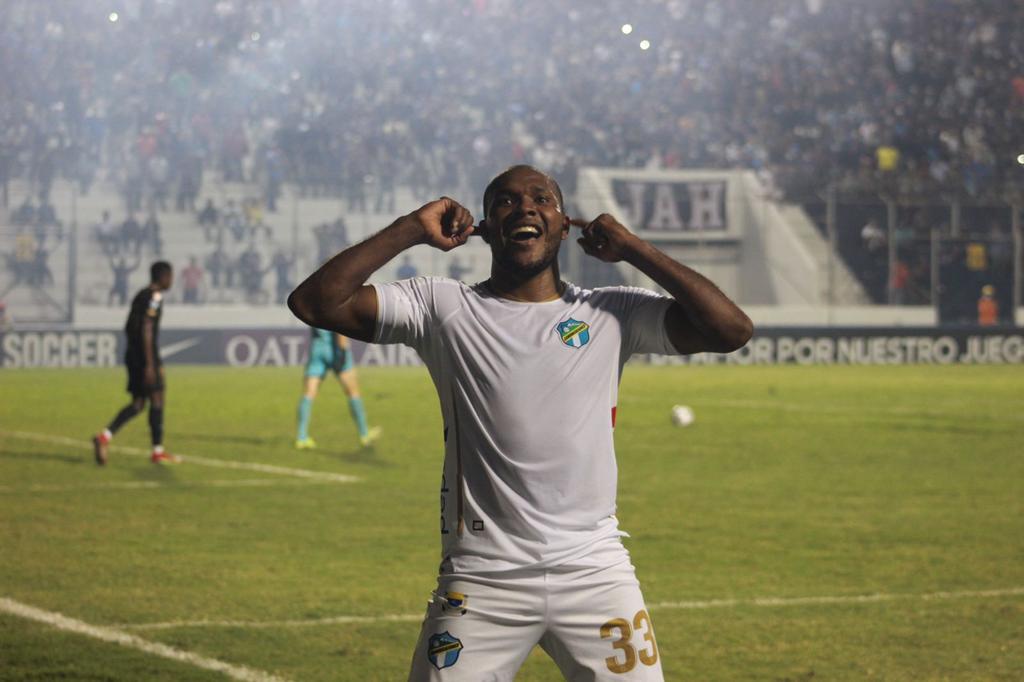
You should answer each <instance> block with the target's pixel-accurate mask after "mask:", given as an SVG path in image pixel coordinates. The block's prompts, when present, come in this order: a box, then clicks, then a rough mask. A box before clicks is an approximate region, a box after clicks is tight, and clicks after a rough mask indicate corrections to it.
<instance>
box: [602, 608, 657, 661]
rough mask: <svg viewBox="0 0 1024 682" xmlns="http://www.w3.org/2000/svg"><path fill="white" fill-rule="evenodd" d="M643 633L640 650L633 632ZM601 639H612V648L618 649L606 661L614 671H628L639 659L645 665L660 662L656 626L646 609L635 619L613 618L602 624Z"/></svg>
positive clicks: (637, 614) (638, 613) (639, 612)
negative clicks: (642, 643) (655, 638)
mask: <svg viewBox="0 0 1024 682" xmlns="http://www.w3.org/2000/svg"><path fill="white" fill-rule="evenodd" d="M634 631H635V632H637V633H642V634H643V639H644V642H645V644H644V646H643V647H642V648H641V649H640V650H639V651H638V650H637V649H636V648H635V647H634V646H633V644H632V639H633V632H634ZM601 639H611V640H612V643H611V644H612V648H613V649H617V650H618V651H617V652H616V653H615V654H614V655H613V656H609V657H608V658H606V659H604V662H605V663H606V664H607V665H608V670H610V671H612V672H613V673H628V672H629V671H630V670H632V669H633V668H635V667H636V663H637V661H638V660H639V661H640V663H642V664H644V665H654V664H655V663H657V662H658V644H657V642H655V641H654V626H653V625H651V617H650V616H649V615H647V611H646V610H645V609H641V610H640V611H637V612H636V615H635V616H633V621H632V623H630V621H628V620H626V619H625V618H612V619H611V620H610V621H608V622H607V623H605V624H604V625H602V626H601Z"/></svg>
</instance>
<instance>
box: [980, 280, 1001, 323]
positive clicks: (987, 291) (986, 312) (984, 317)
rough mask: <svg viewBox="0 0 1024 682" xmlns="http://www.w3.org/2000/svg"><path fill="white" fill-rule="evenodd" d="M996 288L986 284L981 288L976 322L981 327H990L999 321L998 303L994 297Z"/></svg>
mask: <svg viewBox="0 0 1024 682" xmlns="http://www.w3.org/2000/svg"><path fill="white" fill-rule="evenodd" d="M995 294H996V288H995V287H994V286H992V285H991V284H986V285H985V286H983V287H982V288H981V298H979V299H978V324H980V325H981V326H983V327H991V326H992V325H995V324H998V323H999V303H998V302H997V301H996V299H995Z"/></svg>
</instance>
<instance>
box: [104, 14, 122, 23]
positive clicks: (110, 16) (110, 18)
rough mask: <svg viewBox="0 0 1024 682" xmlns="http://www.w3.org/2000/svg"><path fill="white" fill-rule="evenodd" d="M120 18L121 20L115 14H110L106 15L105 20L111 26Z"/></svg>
mask: <svg viewBox="0 0 1024 682" xmlns="http://www.w3.org/2000/svg"><path fill="white" fill-rule="evenodd" d="M120 18H121V17H120V16H118V14H117V12H111V13H110V14H108V15H107V20H108V21H109V22H110V23H112V24H116V23H117V20H118V19H120Z"/></svg>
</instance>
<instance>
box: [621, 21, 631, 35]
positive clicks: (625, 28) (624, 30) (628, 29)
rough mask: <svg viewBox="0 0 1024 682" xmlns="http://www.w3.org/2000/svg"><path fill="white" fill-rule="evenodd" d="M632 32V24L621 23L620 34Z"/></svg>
mask: <svg viewBox="0 0 1024 682" xmlns="http://www.w3.org/2000/svg"><path fill="white" fill-rule="evenodd" d="M632 32H633V24H623V25H622V34H623V35H627V36H628V35H629V34H630V33H632Z"/></svg>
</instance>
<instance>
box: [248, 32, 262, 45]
mask: <svg viewBox="0 0 1024 682" xmlns="http://www.w3.org/2000/svg"><path fill="white" fill-rule="evenodd" d="M249 37H250V38H252V42H254V43H255V42H256V41H258V40H259V39H260V32H259V31H253V32H252V35H250V36H249Z"/></svg>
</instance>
